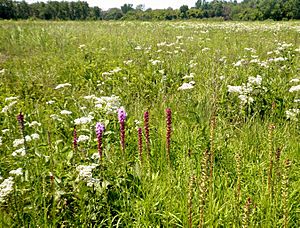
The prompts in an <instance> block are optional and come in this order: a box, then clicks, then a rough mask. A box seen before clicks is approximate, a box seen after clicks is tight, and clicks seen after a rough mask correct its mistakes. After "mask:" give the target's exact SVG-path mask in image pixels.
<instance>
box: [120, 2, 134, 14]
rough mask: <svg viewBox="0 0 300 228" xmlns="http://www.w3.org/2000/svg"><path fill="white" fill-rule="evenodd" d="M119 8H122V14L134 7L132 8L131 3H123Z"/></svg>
mask: <svg viewBox="0 0 300 228" xmlns="http://www.w3.org/2000/svg"><path fill="white" fill-rule="evenodd" d="M121 10H122V13H123V14H126V13H128V12H129V11H132V10H134V9H133V5H132V4H124V5H123V6H121Z"/></svg>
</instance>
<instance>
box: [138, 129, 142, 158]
mask: <svg viewBox="0 0 300 228" xmlns="http://www.w3.org/2000/svg"><path fill="white" fill-rule="evenodd" d="M138 147H139V156H140V161H141V163H143V138H142V128H140V127H139V128H138Z"/></svg>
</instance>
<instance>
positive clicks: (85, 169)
mask: <svg viewBox="0 0 300 228" xmlns="http://www.w3.org/2000/svg"><path fill="white" fill-rule="evenodd" d="M97 166H98V164H91V165H79V166H77V167H76V170H77V171H78V172H79V174H78V177H79V178H81V179H90V178H92V172H93V169H95V168H96V167H97Z"/></svg>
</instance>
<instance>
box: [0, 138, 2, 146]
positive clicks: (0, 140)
mask: <svg viewBox="0 0 300 228" xmlns="http://www.w3.org/2000/svg"><path fill="white" fill-rule="evenodd" d="M0 146H2V137H1V136H0Z"/></svg>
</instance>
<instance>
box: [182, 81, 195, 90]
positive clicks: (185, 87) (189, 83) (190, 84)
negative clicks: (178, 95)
mask: <svg viewBox="0 0 300 228" xmlns="http://www.w3.org/2000/svg"><path fill="white" fill-rule="evenodd" d="M192 82H193V81H192ZM192 82H188V83H186V82H184V83H183V84H182V85H181V86H180V87H179V88H178V90H188V89H193V88H194V84H193V83H192Z"/></svg>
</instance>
